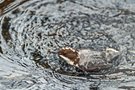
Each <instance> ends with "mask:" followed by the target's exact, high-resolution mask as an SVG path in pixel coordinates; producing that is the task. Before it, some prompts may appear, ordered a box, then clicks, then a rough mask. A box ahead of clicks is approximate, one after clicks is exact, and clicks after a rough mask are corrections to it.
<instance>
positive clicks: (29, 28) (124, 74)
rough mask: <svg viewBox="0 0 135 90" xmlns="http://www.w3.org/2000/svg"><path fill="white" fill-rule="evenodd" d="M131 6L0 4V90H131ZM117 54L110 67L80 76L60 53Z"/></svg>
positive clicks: (51, 0)
mask: <svg viewBox="0 0 135 90" xmlns="http://www.w3.org/2000/svg"><path fill="white" fill-rule="evenodd" d="M134 4H135V2H134V0H120V1H114V0H87V1H86V0H74V1H73V0H65V1H63V0H31V1H29V0H20V1H17V0H11V1H9V0H5V1H3V2H1V4H0V11H1V16H0V23H1V24H0V72H1V73H0V88H1V89H3V90H4V89H6V90H8V89H22V90H24V89H25V90H26V89H27V90H31V89H34V90H36V89H41V90H42V89H44V90H52V89H56V90H63V89H66V90H69V89H71V90H72V89H73V90H74V89H75V90H89V89H90V90H106V89H109V90H111V89H112V90H114V89H116V90H117V89H121V90H127V89H135V87H134V85H135V77H134V75H135V70H134V69H135V65H134V62H135V61H134V60H135V34H134V32H135V29H134V27H135V12H134V11H135V10H134V9H135V8H134ZM64 46H70V47H73V48H92V49H95V50H102V49H105V48H106V47H112V48H116V49H118V50H119V51H120V52H122V53H121V57H120V58H119V59H118V62H117V63H114V67H113V68H112V69H109V70H102V71H101V72H91V73H88V74H86V73H83V72H82V71H80V70H78V69H77V68H74V67H72V66H70V65H67V64H66V63H65V62H63V61H62V60H61V59H60V58H59V57H58V55H57V51H58V49H59V48H61V47H64Z"/></svg>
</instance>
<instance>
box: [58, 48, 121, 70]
mask: <svg viewBox="0 0 135 90" xmlns="http://www.w3.org/2000/svg"><path fill="white" fill-rule="evenodd" d="M119 55H120V52H119V51H118V50H116V49H113V48H108V47H107V48H106V49H105V50H101V51H97V50H93V49H73V48H71V47H63V48H60V49H59V51H58V56H59V57H60V58H62V59H63V60H65V61H66V62H67V63H68V64H69V65H72V66H75V67H77V68H79V69H81V70H82V71H87V72H91V71H100V70H103V69H107V68H110V67H112V66H113V63H112V61H113V60H114V61H115V60H116V59H117V58H118V56H119Z"/></svg>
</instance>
